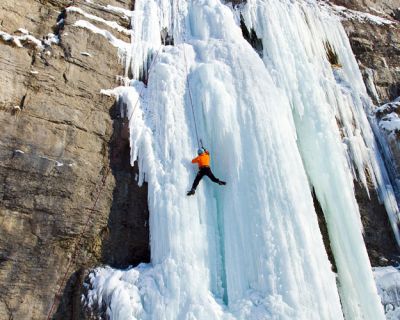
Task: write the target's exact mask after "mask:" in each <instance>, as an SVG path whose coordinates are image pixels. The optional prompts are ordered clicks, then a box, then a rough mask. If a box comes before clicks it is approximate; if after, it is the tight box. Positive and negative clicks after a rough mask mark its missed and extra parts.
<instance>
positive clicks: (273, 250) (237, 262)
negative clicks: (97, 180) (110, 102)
mask: <svg viewBox="0 0 400 320" xmlns="http://www.w3.org/2000/svg"><path fill="white" fill-rule="evenodd" d="M237 10H240V12H241V13H242V15H243V17H244V20H245V23H246V25H247V26H248V28H253V29H254V30H255V31H256V33H257V35H258V36H259V37H261V39H262V42H263V45H264V49H263V59H261V58H260V57H259V56H258V54H257V53H256V52H255V51H254V50H253V48H251V46H250V45H249V44H248V43H247V42H246V41H245V40H244V38H243V36H242V32H241V30H240V28H239V27H238V24H239V19H240V18H239V11H236V9H232V8H230V7H228V6H227V5H224V4H222V3H221V2H220V0H192V1H186V0H177V1H170V0H146V1H145V0H140V1H139V0H138V1H136V3H135V11H134V12H133V14H132V26H133V36H132V38H133V41H132V53H131V55H130V56H131V57H132V58H131V59H132V61H131V69H132V72H133V74H134V76H135V77H136V78H139V77H141V76H142V74H143V69H146V65H147V66H148V59H147V57H148V56H150V57H152V58H153V59H155V60H154V64H153V66H152V68H151V70H150V75H149V79H148V85H147V87H145V86H144V85H143V83H142V82H140V81H138V80H133V81H131V86H129V87H119V88H116V89H114V90H112V91H110V93H113V94H115V95H117V96H118V97H119V98H121V99H124V101H125V102H126V104H127V106H128V114H127V116H128V117H129V118H130V119H131V120H130V132H131V155H132V162H133V161H134V160H136V159H137V157H138V156H139V160H140V163H139V166H140V172H141V176H140V182H143V181H144V179H146V181H147V182H148V186H149V189H148V190H149V199H148V203H149V209H150V233H151V264H148V265H145V264H142V265H140V266H138V267H137V268H130V269H128V270H125V271H122V270H113V269H111V268H109V267H105V268H97V269H96V270H95V271H94V272H93V273H92V274H91V275H90V290H89V291H88V295H87V298H86V299H87V301H86V302H87V304H88V305H89V306H92V307H93V308H101V307H102V306H106V310H105V312H106V314H107V316H108V317H110V318H111V319H207V320H208V319H335V320H336V319H343V314H342V308H341V304H340V301H339V294H338V293H339V292H340V297H341V302H342V305H343V312H344V314H345V317H346V318H347V319H374V320H375V319H384V312H383V308H382V306H381V304H380V301H379V297H378V295H377V289H376V287H375V283H374V279H373V275H372V271H371V268H370V264H369V260H368V256H367V253H366V249H365V245H364V242H363V239H362V227H361V222H360V215H359V211H358V206H357V203H356V201H355V196H354V191H353V182H352V180H353V179H357V180H359V181H360V182H361V183H363V184H364V185H365V186H367V174H366V173H365V172H368V176H369V178H370V179H371V181H372V183H373V184H374V185H375V186H376V188H377V189H378V190H379V194H380V198H381V200H382V201H383V202H384V204H385V206H386V208H387V209H388V211H389V213H390V214H391V215H392V216H391V219H392V222H393V221H394V222H396V221H397V214H398V209H397V204H396V201H395V200H394V197H393V192H392V191H391V189H390V188H389V187H387V176H386V173H385V171H384V170H383V169H382V160H381V159H380V157H379V154H378V152H377V147H376V145H375V142H374V139H373V135H372V131H371V127H370V125H369V124H368V119H367V117H366V115H365V111H364V110H365V108H368V104H369V103H370V102H369V99H368V97H367V95H366V93H365V87H364V84H363V83H362V79H361V75H360V73H359V71H358V67H357V64H356V62H355V59H354V57H353V55H352V53H351V49H350V46H349V44H348V40H347V37H346V35H345V33H344V31H343V29H342V27H341V25H340V22H339V21H338V20H337V19H336V18H335V17H333V16H331V14H330V13H329V12H328V10H327V9H324V8H322V9H321V7H320V6H319V5H317V3H315V2H314V1H311V0H310V1H304V2H303V1H296V2H295V1H289V0H280V1H277V0H248V1H247V5H245V6H243V7H241V8H240V9H237ZM282 26H284V28H283V27H282ZM164 28H167V30H169V32H170V33H171V36H173V39H174V42H175V46H166V47H162V46H161V39H160V32H161V30H162V29H164ZM326 41H329V43H330V44H331V46H332V47H333V48H334V49H335V50H336V52H337V54H338V57H339V60H340V63H341V64H342V66H343V68H341V69H334V70H333V69H332V67H331V65H330V63H329V61H328V59H327V57H326V52H325V46H324V45H326ZM159 48H161V49H159ZM187 78H188V79H189V85H190V89H191V93H192V96H193V102H194V107H195V118H196V119H197V125H198V127H199V132H200V135H201V137H202V139H203V141H204V143H205V145H206V146H207V147H208V148H209V150H210V152H211V155H212V159H213V163H212V164H213V171H214V172H215V173H216V175H217V176H219V177H221V178H222V179H226V180H227V181H228V185H227V186H226V187H218V186H215V185H213V184H211V183H209V181H206V180H205V181H203V183H201V185H200V186H199V188H198V190H197V192H196V195H195V196H194V197H193V198H187V197H186V196H185V191H186V190H188V189H189V188H190V185H191V182H192V181H193V178H194V175H195V168H194V167H193V166H192V165H191V163H190V159H191V156H192V155H193V153H194V152H195V150H196V148H197V142H196V136H195V132H194V121H193V116H192V113H191V109H190V108H191V106H190V97H189V91H188V83H187V80H186V79H187ZM133 111H135V112H134V113H133ZM338 125H339V127H340V129H339V128H338ZM311 188H314V190H315V193H316V195H317V198H318V200H319V202H320V203H321V206H322V208H323V210H324V214H325V216H326V220H327V223H328V229H329V235H330V239H331V244H332V249H333V252H334V255H335V260H336V263H337V266H338V277H339V288H338V287H337V286H336V281H335V280H336V279H335V275H334V273H333V272H332V271H331V266H330V263H329V261H328V258H327V255H326V252H325V248H324V245H323V242H322V237H321V234H320V231H319V227H318V222H317V217H316V213H315V210H314V206H313V199H312V196H311V190H310V189H311ZM395 226H397V224H395V225H394V228H395Z"/></svg>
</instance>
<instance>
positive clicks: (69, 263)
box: [47, 167, 111, 320]
mask: <svg viewBox="0 0 400 320" xmlns="http://www.w3.org/2000/svg"><path fill="white" fill-rule="evenodd" d="M110 170H111V169H110V167H108V168H107V170H106V172H105V173H104V175H103V178H102V179H101V180H100V182H101V187H100V189H99V191H98V192H97V195H96V199H95V201H94V203H93V206H92V208H90V209H89V210H90V214H89V216H88V218H87V219H86V223H85V225H84V227H83V229H82V232H81V233H80V235H79V238H78V241H77V242H76V243H75V246H74V250H73V252H72V256H71V258H70V260H69V261H68V265H67V269H66V271H65V273H64V276H63V278H62V280H61V283H60V285H59V288H58V290H57V293H56V294H55V295H54V299H53V303H52V305H51V308H50V310H49V313H48V314H47V320H50V317H51V315H52V313H53V309H54V307H55V305H56V303H57V302H58V300H59V299H60V294H61V290H62V288H63V286H64V283H65V281H66V280H67V276H68V274H69V271H70V269H71V266H72V263H73V262H74V261H75V258H76V253H77V251H78V248H79V245H80V243H81V240H82V238H83V235H84V233H85V232H86V231H87V228H88V226H89V221H90V218H91V217H92V216H93V213H94V211H95V208H96V206H97V203H98V201H99V198H100V194H101V192H102V191H103V188H104V186H105V184H106V180H107V177H108V174H109V173H110ZM98 185H99V184H96V186H95V190H96V189H97V187H98Z"/></svg>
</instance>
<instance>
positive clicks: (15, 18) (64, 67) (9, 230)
mask: <svg viewBox="0 0 400 320" xmlns="http://www.w3.org/2000/svg"><path fill="white" fill-rule="evenodd" d="M71 5H72V6H74V7H75V8H76V10H69V11H67V10H66V8H67V7H69V6H71ZM107 5H112V6H115V7H120V8H124V9H128V10H130V9H132V5H133V3H132V1H129V0H125V1H122V0H116V1H114V0H109V1H96V4H93V3H91V2H89V1H73V2H71V1H63V0H49V1H42V0H37V1H36V0H26V1H14V0H3V1H1V3H0V70H1V71H0V128H1V135H0V221H1V225H0V319H43V318H45V315H47V314H48V312H49V311H50V308H51V306H52V304H53V301H54V310H53V313H55V318H57V319H71V318H72V319H78V318H80V316H79V310H80V308H79V303H80V297H79V292H80V288H81V283H82V277H83V276H84V274H83V270H85V269H87V268H90V267H91V266H94V265H100V264H103V263H106V264H110V265H114V266H118V267H126V266H128V265H130V264H137V263H139V262H141V261H147V260H148V259H149V249H148V228H147V216H148V213H147V207H146V198H147V193H146V187H145V186H144V187H142V188H140V187H138V186H137V184H136V182H135V175H136V172H135V169H133V168H131V167H130V165H129V145H128V140H127V139H128V137H127V128H126V125H125V122H124V119H121V117H120V113H119V112H118V108H117V105H116V103H115V101H114V99H112V98H109V97H107V96H104V95H102V94H100V90H101V89H104V88H113V87H115V86H116V85H118V81H119V80H118V78H117V77H116V76H117V75H123V74H124V66H123V61H122V60H123V58H124V53H123V52H118V49H117V48H116V47H115V46H114V45H113V44H112V41H110V39H113V37H115V39H119V40H121V41H124V42H126V43H129V42H130V36H129V32H126V30H127V28H129V23H130V22H129V17H127V16H125V15H124V11H122V10H120V11H118V10H116V9H113V8H111V7H108V8H107V7H106V6H107ZM81 10H82V11H81ZM91 15H92V16H91ZM94 17H98V19H96V18H94ZM79 20H85V21H88V22H90V23H91V24H92V25H93V26H97V27H98V28H100V29H101V30H106V31H107V32H108V33H107V34H105V35H104V34H97V33H94V32H93V31H90V30H88V29H85V28H81V27H78V26H76V22H77V21H79ZM109 21H113V23H108V22H109ZM64 277H65V278H64ZM59 288H60V289H59ZM55 295H57V297H56V298H55ZM59 302H61V303H59Z"/></svg>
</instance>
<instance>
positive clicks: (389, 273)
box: [374, 267, 400, 320]
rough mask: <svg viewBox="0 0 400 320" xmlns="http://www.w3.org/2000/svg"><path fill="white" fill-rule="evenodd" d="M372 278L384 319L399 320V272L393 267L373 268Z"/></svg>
mask: <svg viewBox="0 0 400 320" xmlns="http://www.w3.org/2000/svg"><path fill="white" fill-rule="evenodd" d="M374 277H375V280H376V283H377V286H378V292H379V295H380V297H381V300H382V304H383V305H384V307H385V312H386V319H387V320H398V319H400V298H399V297H400V271H399V270H398V269H396V268H394V267H379V268H378V267H377V268H374Z"/></svg>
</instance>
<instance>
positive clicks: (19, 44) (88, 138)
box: [0, 0, 400, 319]
mask: <svg viewBox="0 0 400 320" xmlns="http://www.w3.org/2000/svg"><path fill="white" fill-rule="evenodd" d="M234 2H235V3H236V4H237V3H239V2H241V0H235V1H234ZM395 2H396V1H385V0H382V1H378V2H374V3H372V2H371V1H370V2H369V1H367V0H365V1H357V0H352V1H346V0H342V1H341V0H336V1H335V3H336V4H337V5H345V6H347V7H348V8H350V9H352V10H361V11H364V12H369V13H372V14H374V15H381V16H382V17H383V18H385V19H388V20H392V21H396V19H399V9H398V8H396V4H395ZM110 6H111V7H110ZM133 6H134V1H133V0H98V1H88V0H86V1H83V0H82V1H67V0H25V1H22V0H20V1H15V0H2V1H1V3H0V70H1V71H0V124H1V126H0V128H1V135H0V179H1V180H0V182H1V183H0V221H1V224H0V319H43V318H46V316H47V315H48V314H49V313H51V316H52V317H53V318H55V319H80V318H82V317H83V315H82V311H81V307H80V293H81V290H82V286H81V285H82V281H83V278H84V277H85V270H87V269H89V268H91V267H92V266H98V265H101V264H108V265H112V266H115V267H126V266H128V265H134V264H137V263H139V262H142V261H148V259H149V248H148V237H149V235H148V225H147V220H148V211H147V204H146V202H147V201H146V200H147V190H146V186H142V187H139V186H138V185H137V183H136V180H135V178H136V174H137V171H136V168H132V167H131V166H130V164H129V145H128V135H127V127H126V124H127V123H126V119H123V118H121V116H120V112H119V109H120V106H119V105H118V101H114V99H112V98H110V97H107V96H105V95H102V94H101V93H100V90H101V89H107V88H113V87H115V86H117V85H118V84H120V82H121V81H123V77H124V76H125V70H124V64H123V62H124V57H125V53H124V51H123V50H121V46H120V49H118V48H117V47H116V42H118V43H119V44H121V43H122V44H123V43H126V44H128V43H130V35H129V23H130V22H129V12H128V11H124V9H126V10H131V9H132V8H133ZM71 7H72V9H71ZM397 7H399V5H397ZM67 8H69V9H68V10H67ZM80 21H86V22H87V23H86V22H85V23H82V22H80ZM88 23H90V25H89V24H88ZM343 23H344V25H345V27H346V30H347V32H348V34H349V36H350V40H351V43H352V46H353V50H354V52H355V53H356V55H357V58H358V59H359V61H360V66H361V68H362V70H363V71H364V74H365V78H366V81H369V80H371V79H372V80H374V82H375V84H376V93H374V92H371V96H372V97H373V99H375V100H379V101H390V100H392V99H394V98H395V97H396V96H399V95H400V91H399V90H400V86H399V84H400V71H399V70H400V61H399V59H398V55H399V50H400V49H399V48H400V42H399V41H400V39H399V36H400V32H399V31H400V30H399V25H398V24H395V23H394V24H376V23H374V22H373V21H372V20H368V19H353V18H348V16H347V18H346V17H344V22H343ZM88 26H89V27H88ZM96 27H97V28H98V29H96ZM101 30H103V31H101ZM119 41H121V42H119ZM117 75H120V77H117ZM358 193H359V202H360V206H361V208H362V212H363V215H364V218H363V220H364V225H365V227H366V241H367V244H368V248H369V253H370V256H371V258H372V259H373V262H374V264H375V265H377V264H387V263H390V260H391V259H392V256H393V255H395V254H396V253H397V248H396V247H395V245H394V242H393V237H392V236H391V234H390V228H389V226H388V223H387V219H386V216H385V212H384V209H383V207H382V206H380V205H379V203H378V201H377V199H376V198H373V201H372V202H371V201H370V200H368V199H367V197H366V195H365V194H363V192H362V191H361V190H360V191H358ZM53 305H54V307H53Z"/></svg>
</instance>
